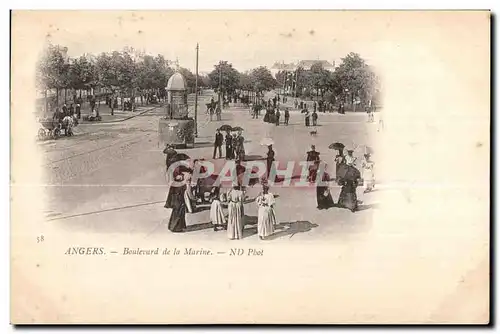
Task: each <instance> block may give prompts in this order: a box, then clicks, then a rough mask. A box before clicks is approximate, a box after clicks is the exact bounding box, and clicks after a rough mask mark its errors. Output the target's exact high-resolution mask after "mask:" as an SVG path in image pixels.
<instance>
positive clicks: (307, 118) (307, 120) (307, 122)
mask: <svg viewBox="0 0 500 334" xmlns="http://www.w3.org/2000/svg"><path fill="white" fill-rule="evenodd" d="M306 126H309V117H306Z"/></svg>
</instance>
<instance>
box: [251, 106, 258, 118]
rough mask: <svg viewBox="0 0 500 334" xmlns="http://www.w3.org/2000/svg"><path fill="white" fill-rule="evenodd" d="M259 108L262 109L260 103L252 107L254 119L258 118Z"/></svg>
mask: <svg viewBox="0 0 500 334" xmlns="http://www.w3.org/2000/svg"><path fill="white" fill-rule="evenodd" d="M259 108H260V105H259V104H258V103H256V104H255V105H254V106H253V107H252V111H253V112H252V118H254V119H256V118H258V117H257V116H258V112H259Z"/></svg>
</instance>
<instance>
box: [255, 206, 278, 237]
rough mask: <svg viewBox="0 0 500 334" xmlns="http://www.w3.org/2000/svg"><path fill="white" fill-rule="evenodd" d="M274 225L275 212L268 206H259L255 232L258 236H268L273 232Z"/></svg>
mask: <svg viewBox="0 0 500 334" xmlns="http://www.w3.org/2000/svg"><path fill="white" fill-rule="evenodd" d="M274 225H276V214H275V212H274V209H273V208H271V207H269V206H261V207H260V208H259V214H258V218H257V234H258V235H259V237H263V238H264V237H268V236H270V235H271V234H273V233H274Z"/></svg>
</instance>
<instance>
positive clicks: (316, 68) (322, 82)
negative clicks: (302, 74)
mask: <svg viewBox="0 0 500 334" xmlns="http://www.w3.org/2000/svg"><path fill="white" fill-rule="evenodd" d="M309 79H310V82H309V85H310V87H309V88H310V89H314V90H315V91H316V97H318V96H319V95H321V97H323V95H324V92H325V91H326V90H328V89H329V87H330V81H331V74H330V72H328V71H327V70H325V69H324V68H323V64H321V63H320V62H317V63H315V64H313V65H312V66H311V70H310V76H309Z"/></svg>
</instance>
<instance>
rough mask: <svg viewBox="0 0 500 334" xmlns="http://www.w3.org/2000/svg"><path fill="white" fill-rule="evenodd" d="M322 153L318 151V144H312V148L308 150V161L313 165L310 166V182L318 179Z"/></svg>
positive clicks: (308, 177) (308, 176)
mask: <svg viewBox="0 0 500 334" xmlns="http://www.w3.org/2000/svg"><path fill="white" fill-rule="evenodd" d="M319 156H320V153H319V152H317V151H316V146H315V145H311V150H310V151H308V152H307V156H306V161H307V162H309V163H310V164H311V165H310V166H309V167H308V175H307V179H308V181H309V182H315V181H316V175H317V173H318V168H319V162H320V157H319Z"/></svg>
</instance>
